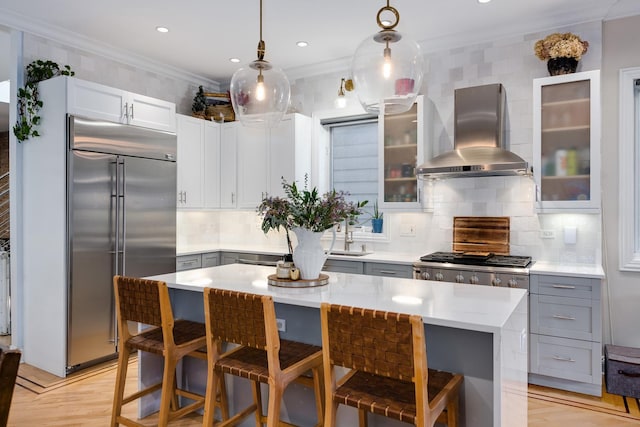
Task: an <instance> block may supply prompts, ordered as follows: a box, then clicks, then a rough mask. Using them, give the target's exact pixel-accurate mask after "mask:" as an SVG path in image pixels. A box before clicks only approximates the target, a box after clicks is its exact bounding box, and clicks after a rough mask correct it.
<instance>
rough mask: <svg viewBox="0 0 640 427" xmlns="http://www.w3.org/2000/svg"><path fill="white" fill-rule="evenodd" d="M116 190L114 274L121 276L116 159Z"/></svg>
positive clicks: (118, 172) (118, 162) (117, 162)
mask: <svg viewBox="0 0 640 427" xmlns="http://www.w3.org/2000/svg"><path fill="white" fill-rule="evenodd" d="M115 164H116V172H115V176H116V188H115V199H116V200H115V202H116V203H115V204H116V207H115V221H114V222H115V238H114V246H115V247H114V257H113V259H114V261H113V274H114V275H116V274H120V261H119V260H120V160H119V159H118V158H116V161H115Z"/></svg>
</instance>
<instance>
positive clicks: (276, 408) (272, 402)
mask: <svg viewBox="0 0 640 427" xmlns="http://www.w3.org/2000/svg"><path fill="white" fill-rule="evenodd" d="M283 391H284V387H283V385H282V384H280V383H278V384H269V406H268V409H267V427H278V425H279V424H280V404H281V403H282V394H283Z"/></svg>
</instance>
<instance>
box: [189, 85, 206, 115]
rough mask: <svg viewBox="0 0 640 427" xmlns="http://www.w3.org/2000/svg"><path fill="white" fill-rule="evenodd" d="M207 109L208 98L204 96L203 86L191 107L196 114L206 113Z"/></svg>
mask: <svg viewBox="0 0 640 427" xmlns="http://www.w3.org/2000/svg"><path fill="white" fill-rule="evenodd" d="M206 108H207V98H206V97H205V96H204V89H202V86H200V87H199V88H198V92H197V93H196V96H195V97H194V98H193V105H192V106H191V111H193V112H194V113H199V112H202V111H204V110H205V109H206Z"/></svg>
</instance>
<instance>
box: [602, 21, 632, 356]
mask: <svg viewBox="0 0 640 427" xmlns="http://www.w3.org/2000/svg"><path fill="white" fill-rule="evenodd" d="M639 39H640V16H634V17H629V18H623V19H618V20H612V21H607V22H605V23H604V27H603V50H604V54H603V57H602V107H603V113H602V130H603V132H602V171H603V172H602V189H603V192H602V204H603V213H604V215H603V216H604V230H605V233H604V247H605V259H604V261H605V267H606V273H607V284H608V294H605V298H608V301H609V304H608V306H607V307H606V308H607V309H609V310H610V317H611V325H610V327H611V328H610V330H609V328H608V327H609V325H605V326H607V328H605V331H604V332H605V333H607V334H610V335H611V336H610V337H609V339H607V340H605V341H606V342H612V343H614V344H618V345H626V346H632V347H640V329H639V328H638V325H640V310H639V309H638V307H640V274H639V273H632V272H622V271H619V270H618V265H619V246H618V240H619V232H620V230H619V228H618V193H619V186H618V154H619V150H618V146H619V139H618V117H619V111H618V102H619V96H618V95H619V94H618V73H619V71H620V69H622V68H628V67H640V45H639V44H638V40H639ZM629 179H632V177H629Z"/></svg>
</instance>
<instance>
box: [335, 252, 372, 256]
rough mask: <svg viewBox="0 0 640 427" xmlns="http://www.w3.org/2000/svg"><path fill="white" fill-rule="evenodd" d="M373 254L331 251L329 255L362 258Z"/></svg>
mask: <svg viewBox="0 0 640 427" xmlns="http://www.w3.org/2000/svg"><path fill="white" fill-rule="evenodd" d="M372 253H373V252H365V251H331V254H330V255H340V256H364V255H369V254H372Z"/></svg>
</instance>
